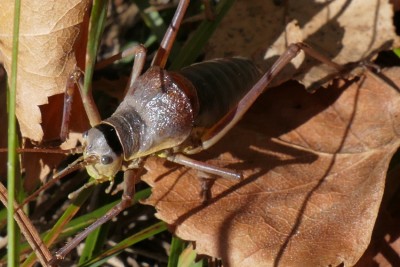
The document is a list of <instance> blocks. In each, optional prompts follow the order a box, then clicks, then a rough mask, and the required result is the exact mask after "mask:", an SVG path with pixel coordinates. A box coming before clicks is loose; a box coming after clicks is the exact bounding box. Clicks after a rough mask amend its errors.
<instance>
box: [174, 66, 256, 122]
mask: <svg viewBox="0 0 400 267" xmlns="http://www.w3.org/2000/svg"><path fill="white" fill-rule="evenodd" d="M179 74H181V75H182V76H184V77H185V78H187V79H188V80H189V81H190V82H191V83H192V84H193V86H194V87H195V89H196V92H197V98H198V102H199V103H198V104H199V111H198V114H197V116H196V117H195V121H194V127H204V128H210V127H211V126H213V125H214V124H215V123H217V122H218V121H219V120H220V119H221V118H222V117H223V116H224V115H225V114H227V113H228V112H229V111H230V110H231V109H232V108H234V107H235V106H236V105H237V103H238V102H239V101H240V99H241V98H242V97H243V96H244V95H245V94H246V93H247V92H248V91H249V90H250V89H251V88H252V86H253V85H254V84H255V83H256V82H257V81H258V79H259V78H260V77H261V72H260V71H259V69H258V68H257V67H256V66H255V64H254V63H253V62H252V61H250V60H249V59H245V58H221V59H215V60H211V61H205V62H202V63H197V64H194V65H191V66H189V67H186V68H183V69H182V70H180V71H179Z"/></svg>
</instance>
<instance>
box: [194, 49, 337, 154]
mask: <svg viewBox="0 0 400 267" xmlns="http://www.w3.org/2000/svg"><path fill="white" fill-rule="evenodd" d="M301 50H303V51H304V52H305V53H306V54H307V55H309V56H311V57H313V58H315V59H317V60H319V61H321V62H322V63H324V64H327V65H329V66H331V67H333V68H335V69H336V70H337V71H338V73H340V72H341V71H342V70H343V67H342V66H341V65H339V64H336V63H335V62H333V61H331V60H330V59H329V58H328V57H326V56H324V55H323V54H321V53H319V52H318V51H316V50H314V49H312V48H311V47H310V46H308V45H307V44H305V43H295V44H291V45H289V47H288V48H287V50H286V51H285V52H284V53H283V54H282V55H281V56H280V57H279V58H278V60H277V61H276V62H275V63H274V64H273V65H272V67H271V68H270V69H269V70H268V71H267V72H266V73H265V74H264V75H263V76H262V77H261V78H260V80H259V81H258V82H257V83H256V84H255V85H254V86H253V87H252V89H251V90H250V91H249V92H248V93H247V94H246V95H245V96H244V97H243V98H242V99H241V100H240V101H239V103H238V104H237V106H236V108H234V109H232V110H231V111H230V112H229V113H228V114H226V115H225V116H224V117H223V118H222V119H221V120H220V121H219V122H218V123H217V124H216V125H215V126H213V127H212V128H211V129H210V130H209V131H208V132H207V133H206V134H205V135H204V136H203V137H202V147H200V148H198V149H196V150H194V151H193V153H195V152H199V151H200V150H203V149H207V148H209V147H211V146H212V145H214V144H215V143H216V142H218V141H219V140H220V139H221V138H222V137H223V136H224V135H225V134H226V133H227V132H228V131H229V130H230V129H231V128H232V127H233V126H235V125H236V123H238V121H239V120H240V119H241V118H242V117H243V115H244V114H245V113H246V112H247V110H249V108H250V107H251V106H252V105H253V103H254V102H255V101H256V99H257V98H258V97H259V96H260V95H261V94H262V93H263V92H264V91H265V90H266V88H267V86H268V85H269V84H270V82H271V81H272V80H273V79H274V78H275V77H276V76H277V75H278V74H279V73H280V72H281V70H282V69H283V68H284V67H285V66H286V65H287V64H289V62H290V61H291V60H292V59H293V58H295V57H296V56H297V55H298V54H299V53H300V51H301ZM189 153H191V152H190V151H189Z"/></svg>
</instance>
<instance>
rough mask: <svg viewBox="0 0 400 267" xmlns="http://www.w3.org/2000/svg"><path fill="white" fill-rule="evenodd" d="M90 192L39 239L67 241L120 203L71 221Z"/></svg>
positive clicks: (147, 192) (32, 258)
mask: <svg viewBox="0 0 400 267" xmlns="http://www.w3.org/2000/svg"><path fill="white" fill-rule="evenodd" d="M92 190H93V188H89V189H88V191H86V190H85V191H83V192H82V193H81V194H79V195H78V197H77V198H76V199H75V200H74V201H73V203H72V204H71V205H70V206H69V207H68V208H67V210H66V211H65V212H64V214H63V215H62V216H61V218H60V219H59V220H58V221H57V223H56V224H55V225H54V227H53V228H52V229H51V230H50V231H47V232H45V233H44V234H42V235H41V238H42V239H43V241H44V242H45V243H46V244H48V242H49V241H50V240H54V238H55V234H57V236H58V238H57V240H56V242H60V241H62V240H65V239H67V238H68V237H71V236H73V235H75V234H77V233H78V232H79V231H81V230H83V229H84V228H86V227H88V226H89V225H90V224H92V223H93V222H94V221H95V220H96V219H97V218H99V217H101V216H103V215H104V214H105V213H106V212H107V211H109V210H110V209H111V208H112V207H114V206H115V205H116V204H117V203H118V202H119V201H120V200H117V201H114V202H111V203H109V204H107V205H104V206H102V207H101V208H98V209H96V210H94V211H93V212H90V213H87V214H84V215H82V216H80V217H78V218H75V219H73V220H71V217H72V216H74V214H76V212H77V211H78V210H79V208H80V206H81V205H82V204H83V202H85V201H86V199H87V198H88V197H89V196H90V195H91V193H92ZM150 193H151V189H150V188H147V189H144V190H141V191H139V192H137V193H136V194H135V197H134V203H137V201H138V200H139V199H144V198H147V197H149V196H150ZM70 220H71V221H70ZM52 242H53V241H52ZM29 249H30V247H29V245H28V244H26V243H24V244H23V246H22V251H23V252H25V253H26V251H27V250H29ZM35 259H36V257H35V254H33V253H32V254H31V255H30V256H29V257H28V259H27V260H26V261H25V262H24V264H23V265H22V267H24V266H30V264H32V263H33V262H34V261H35Z"/></svg>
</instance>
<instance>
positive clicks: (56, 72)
mask: <svg viewBox="0 0 400 267" xmlns="http://www.w3.org/2000/svg"><path fill="white" fill-rule="evenodd" d="M89 4H90V1H88V0H75V1H23V2H22V6H21V15H20V17H21V22H20V37H19V54H18V78H17V79H18V82H17V100H16V101H17V107H16V115H17V119H18V123H19V127H20V130H21V135H22V137H24V138H27V139H30V140H32V141H34V142H39V143H40V142H42V141H53V140H54V139H58V138H59V136H60V129H61V118H62V110H63V105H64V98H63V93H64V92H65V87H66V83H67V81H68V78H69V76H70V75H71V73H72V71H73V70H74V68H75V66H76V65H78V66H80V67H81V68H82V67H83V65H82V64H83V59H84V57H82V56H83V54H82V53H84V51H85V49H84V48H83V49H82V47H81V46H82V42H84V38H83V39H82V38H81V37H82V36H81V32H82V28H84V27H83V25H84V23H86V21H85V19H86V17H85V16H86V15H87V11H88V10H87V9H88V7H89ZM13 12H14V1H2V2H1V3H0V62H3V63H4V66H5V69H6V71H7V72H8V73H10V68H11V52H12V31H13V27H12V25H13V16H14V15H13ZM50 14H51V15H50ZM4 101H5V99H4ZM72 112H73V113H74V114H75V115H74V114H72V115H71V117H73V118H74V119H73V121H71V123H70V132H71V135H70V136H69V140H68V141H69V142H67V143H65V144H63V147H64V148H67V147H73V146H75V145H76V142H77V138H76V136H77V135H76V133H77V132H82V130H83V129H87V125H88V122H87V119H86V117H85V116H82V115H81V114H82V113H83V107H82V103H81V102H80V100H79V97H75V101H74V103H73V108H72ZM3 123H4V124H3V125H6V123H5V122H4V121H3ZM28 145H29V144H28ZM2 147H4V146H2ZM62 158H63V156H62V155H44V154H41V155H40V156H39V157H38V154H36V153H35V154H32V153H30V154H25V155H24V157H23V165H24V168H25V171H26V174H27V175H26V179H25V183H26V184H25V189H26V190H28V191H31V190H33V189H34V188H35V187H36V186H37V183H38V178H39V177H40V178H44V177H45V176H46V175H47V174H48V173H49V172H50V169H51V168H53V167H54V166H56V165H57V164H58V163H59V161H60V160H61V159H62ZM32 178H33V179H32Z"/></svg>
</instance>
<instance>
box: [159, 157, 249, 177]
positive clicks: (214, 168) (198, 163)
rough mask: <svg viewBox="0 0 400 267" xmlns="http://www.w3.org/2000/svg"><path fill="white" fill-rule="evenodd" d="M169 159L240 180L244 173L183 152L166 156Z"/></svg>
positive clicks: (209, 172) (199, 169) (208, 172)
mask: <svg viewBox="0 0 400 267" xmlns="http://www.w3.org/2000/svg"><path fill="white" fill-rule="evenodd" d="M166 159H167V160H168V161H171V162H175V163H178V164H180V165H183V166H186V167H189V168H192V169H195V170H198V171H202V172H205V173H207V174H213V175H217V176H220V177H223V178H226V179H233V180H238V179H241V178H242V174H240V173H239V172H236V171H234V170H230V169H226V168H221V167H217V166H214V165H211V164H207V163H205V162H202V161H197V160H194V159H191V158H188V157H186V156H184V155H182V154H172V155H168V156H167V157H166Z"/></svg>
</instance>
